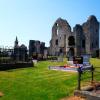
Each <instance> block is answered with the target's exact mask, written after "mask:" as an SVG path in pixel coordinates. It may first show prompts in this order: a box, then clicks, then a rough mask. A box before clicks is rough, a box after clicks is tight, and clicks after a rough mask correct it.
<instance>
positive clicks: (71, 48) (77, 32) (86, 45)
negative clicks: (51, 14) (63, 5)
mask: <svg viewBox="0 0 100 100" xmlns="http://www.w3.org/2000/svg"><path fill="white" fill-rule="evenodd" d="M49 51H50V52H49V54H50V55H60V54H63V55H67V56H80V55H82V54H90V55H92V56H94V57H96V56H99V22H98V21H97V19H96V17H95V16H93V15H92V16H90V17H89V18H88V20H87V21H86V22H85V23H83V24H82V25H79V24H77V25H76V26H75V27H74V28H73V32H72V31H71V27H70V25H69V23H68V22H67V21H66V20H64V19H61V18H58V19H57V20H56V22H55V23H54V25H53V27H52V37H51V40H50V48H49Z"/></svg>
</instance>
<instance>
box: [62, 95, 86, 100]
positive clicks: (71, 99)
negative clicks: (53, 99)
mask: <svg viewBox="0 0 100 100" xmlns="http://www.w3.org/2000/svg"><path fill="white" fill-rule="evenodd" d="M61 100H86V99H85V98H81V97H77V96H71V97H69V98H68V97H65V98H63V99H61Z"/></svg>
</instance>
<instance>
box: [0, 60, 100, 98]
mask: <svg viewBox="0 0 100 100" xmlns="http://www.w3.org/2000/svg"><path fill="white" fill-rule="evenodd" d="M65 63H66V61H64V62H62V63H60V62H59V63H58V62H49V61H41V62H38V63H37V64H36V65H35V66H34V67H33V68H22V69H14V70H9V71H0V92H2V93H3V94H4V96H2V97H0V100H59V99H60V98H63V97H65V96H70V95H73V91H74V90H75V89H76V88H77V74H76V73H72V72H63V71H54V70H49V69H48V66H49V65H64V64H65ZM91 63H92V64H94V65H95V66H98V67H99V66H100V59H91ZM99 80H100V79H99Z"/></svg>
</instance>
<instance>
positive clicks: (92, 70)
mask: <svg viewBox="0 0 100 100" xmlns="http://www.w3.org/2000/svg"><path fill="white" fill-rule="evenodd" d="M91 75H92V76H91V83H93V80H94V68H93V65H92V66H91Z"/></svg>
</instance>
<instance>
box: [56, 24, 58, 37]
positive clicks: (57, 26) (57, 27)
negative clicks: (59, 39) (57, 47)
mask: <svg viewBox="0 0 100 100" xmlns="http://www.w3.org/2000/svg"><path fill="white" fill-rule="evenodd" d="M56 32H57V35H58V23H56Z"/></svg>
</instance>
